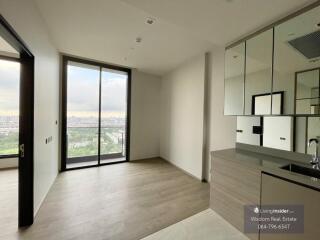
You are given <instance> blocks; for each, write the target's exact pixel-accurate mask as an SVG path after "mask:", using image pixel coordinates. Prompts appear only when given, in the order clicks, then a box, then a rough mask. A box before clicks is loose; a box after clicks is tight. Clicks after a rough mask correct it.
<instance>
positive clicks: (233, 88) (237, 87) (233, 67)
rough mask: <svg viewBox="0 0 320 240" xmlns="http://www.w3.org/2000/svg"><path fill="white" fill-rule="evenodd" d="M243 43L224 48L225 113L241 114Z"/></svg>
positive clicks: (242, 107) (243, 67)
mask: <svg viewBox="0 0 320 240" xmlns="http://www.w3.org/2000/svg"><path fill="white" fill-rule="evenodd" d="M245 49H246V47H245V43H244V42H243V43H240V44H239V45H237V46H235V47H232V48H230V49H227V50H226V55H225V82H224V87H225V101H224V114H225V115H243V110H244V105H243V102H244V101H243V100H244V71H245Z"/></svg>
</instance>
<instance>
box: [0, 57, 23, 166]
mask: <svg viewBox="0 0 320 240" xmlns="http://www.w3.org/2000/svg"><path fill="white" fill-rule="evenodd" d="M12 59H13V60H6V58H5V57H3V58H1V56H0V159H1V158H2V159H3V158H17V157H18V146H19V86H20V63H19V62H18V60H14V58H12ZM15 161H17V160H15ZM10 166H11V165H10Z"/></svg>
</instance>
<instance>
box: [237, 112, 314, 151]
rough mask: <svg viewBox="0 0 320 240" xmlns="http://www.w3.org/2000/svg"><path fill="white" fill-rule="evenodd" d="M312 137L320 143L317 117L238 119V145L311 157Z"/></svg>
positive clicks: (312, 149)
mask: <svg viewBox="0 0 320 240" xmlns="http://www.w3.org/2000/svg"><path fill="white" fill-rule="evenodd" d="M312 138H316V139H318V140H319V142H320V117H313V116H308V117H305V116H304V117H302V116H301V117H292V116H282V117H280V116H273V117H271V116H267V117H245V116H242V117H237V143H245V144H250V145H255V146H263V147H268V148H274V149H279V150H285V151H292V152H297V153H303V154H312V153H314V151H315V149H314V146H311V147H308V141H309V140H310V139H312Z"/></svg>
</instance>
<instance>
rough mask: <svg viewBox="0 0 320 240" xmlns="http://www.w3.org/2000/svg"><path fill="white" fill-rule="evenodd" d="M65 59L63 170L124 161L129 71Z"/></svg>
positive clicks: (125, 155)
mask: <svg viewBox="0 0 320 240" xmlns="http://www.w3.org/2000/svg"><path fill="white" fill-rule="evenodd" d="M64 59H65V60H64V71H65V73H64V87H65V88H66V90H65V91H64V94H65V96H64V99H65V103H64V104H65V105H64V106H65V112H64V114H65V123H64V124H65V125H66V126H65V128H64V129H65V134H64V137H65V146H64V149H65V152H64V153H63V154H64V155H65V156H63V158H64V162H63V165H64V168H65V169H70V168H78V167H87V166H95V165H100V164H108V163H112V162H120V161H125V160H127V149H128V136H127V132H128V113H127V112H128V83H129V73H130V72H129V70H128V69H118V68H117V67H114V68H113V67H112V66H105V65H101V64H99V63H93V62H87V61H83V60H79V59H75V58H69V57H64Z"/></svg>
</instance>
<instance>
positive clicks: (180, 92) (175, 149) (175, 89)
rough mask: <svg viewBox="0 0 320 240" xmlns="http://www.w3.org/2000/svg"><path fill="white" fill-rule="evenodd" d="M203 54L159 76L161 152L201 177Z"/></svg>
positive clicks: (187, 170) (173, 162)
mask: <svg viewBox="0 0 320 240" xmlns="http://www.w3.org/2000/svg"><path fill="white" fill-rule="evenodd" d="M204 80H205V56H204V55H201V56H200V57H197V58H194V59H192V60H190V61H189V62H187V63H185V64H184V65H182V66H181V67H179V68H177V69H175V70H174V71H172V72H170V73H169V74H167V75H165V76H164V77H163V79H162V86H161V117H160V119H161V131H160V156H161V157H162V158H164V159H166V160H168V161H169V162H171V163H172V164H174V165H176V166H178V167H179V168H181V169H183V170H185V171H186V172H188V173H190V174H192V175H193V176H195V177H197V178H199V179H202V158H203V153H202V152H203V116H204V105H203V104H204V83H205V81H204Z"/></svg>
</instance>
